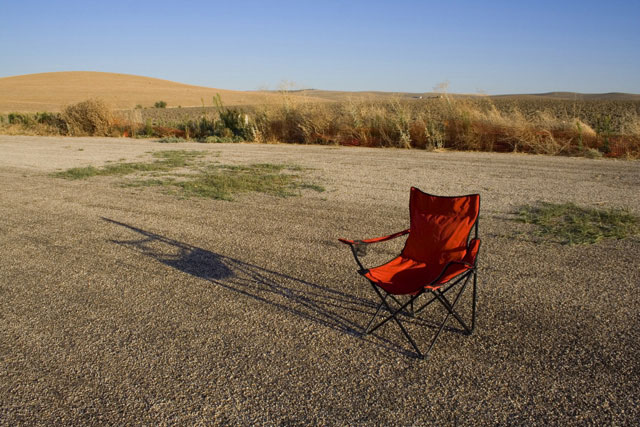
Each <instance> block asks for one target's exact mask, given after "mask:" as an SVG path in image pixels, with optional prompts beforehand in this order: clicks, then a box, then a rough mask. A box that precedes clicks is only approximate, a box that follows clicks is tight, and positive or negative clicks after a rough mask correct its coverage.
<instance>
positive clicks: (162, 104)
mask: <svg viewBox="0 0 640 427" xmlns="http://www.w3.org/2000/svg"><path fill="white" fill-rule="evenodd" d="M153 106H154V107H156V108H167V103H166V102H164V101H158V102H156V103H155V104H153Z"/></svg>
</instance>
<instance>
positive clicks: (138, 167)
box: [53, 150, 324, 200]
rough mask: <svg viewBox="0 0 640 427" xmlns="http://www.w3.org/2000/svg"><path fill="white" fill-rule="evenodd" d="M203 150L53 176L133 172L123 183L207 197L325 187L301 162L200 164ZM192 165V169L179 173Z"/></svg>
mask: <svg viewBox="0 0 640 427" xmlns="http://www.w3.org/2000/svg"><path fill="white" fill-rule="evenodd" d="M203 155H204V152H202V151H186V150H170V151H159V152H155V153H153V156H154V157H155V158H156V159H157V160H154V161H152V162H131V163H111V164H107V165H105V166H104V167H102V168H96V167H94V166H87V167H80V168H71V169H67V170H65V171H60V172H56V173H54V174H53V176H55V177H58V178H65V179H86V178H90V177H94V176H113V175H123V176H124V175H133V174H136V177H135V178H131V179H128V180H127V181H126V182H124V183H123V185H124V186H127V187H165V188H170V189H171V191H173V192H175V193H176V194H178V195H180V196H182V197H191V196H197V197H206V198H211V199H218V200H233V196H234V195H235V194H238V193H247V192H256V193H265V194H269V195H272V196H278V197H291V196H296V195H299V194H300V192H301V191H302V190H313V191H316V192H322V191H324V188H323V187H322V186H321V185H318V184H315V183H312V182H306V181H305V180H303V179H302V176H301V175H300V174H298V173H296V172H302V171H303V170H304V168H302V167H300V166H297V165H286V164H274V163H257V164H250V165H220V164H207V165H204V164H202V163H200V164H196V163H194V162H193V160H194V159H196V158H199V157H202V156H203ZM179 168H188V173H176V172H175V170H176V169H179Z"/></svg>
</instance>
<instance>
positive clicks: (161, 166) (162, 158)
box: [53, 150, 204, 179]
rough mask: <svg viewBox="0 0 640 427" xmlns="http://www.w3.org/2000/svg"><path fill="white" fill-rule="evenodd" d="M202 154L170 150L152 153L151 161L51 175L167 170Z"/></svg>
mask: <svg viewBox="0 0 640 427" xmlns="http://www.w3.org/2000/svg"><path fill="white" fill-rule="evenodd" d="M203 154H204V152H202V151H187V150H171V151H159V152H156V153H153V157H155V158H156V159H157V160H155V161H153V162H127V163H112V164H107V165H105V166H104V167H102V168H96V167H94V166H86V167H78V168H71V169H67V170H65V171H61V172H56V173H54V174H53V175H54V176H55V177H58V178H66V179H86V178H90V177H93V176H110V175H129V174H132V173H135V172H167V171H170V170H172V169H176V168H180V167H185V166H187V165H188V164H190V162H191V160H193V159H194V158H196V157H200V156H202V155H203Z"/></svg>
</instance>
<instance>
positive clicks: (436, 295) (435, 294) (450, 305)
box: [350, 218, 479, 359]
mask: <svg viewBox="0 0 640 427" xmlns="http://www.w3.org/2000/svg"><path fill="white" fill-rule="evenodd" d="M478 221H479V219H478V218H476V221H475V223H474V225H473V230H474V235H475V238H476V239H477V238H478ZM409 232H410V231H409V230H405V231H402V232H399V233H396V234H392V235H390V236H388V237H389V238H388V239H387V238H385V239H383V240H380V241H377V242H373V243H381V242H383V241H387V240H391V239H395V238H397V237H400V236H402V235H405V234H408V233H409ZM470 235H471V233H469V236H467V245H468V244H469V237H470ZM373 243H367V242H363V241H362V240H356V241H355V242H354V243H353V244H350V248H351V252H352V254H353V257H354V259H355V261H356V263H357V264H358V266H359V267H360V269H359V270H358V273H359V274H361V275H362V276H364V275H365V274H367V272H368V271H369V270H368V269H366V268H364V266H363V265H362V262H361V261H360V258H359V256H365V255H366V253H367V250H366V245H369V244H373ZM452 264H463V265H465V266H466V267H468V268H469V269H468V270H466V271H464V272H462V273H460V274H458V275H457V276H455V277H453V278H451V279H450V280H449V281H448V282H447V283H445V284H444V285H442V286H440V287H438V288H437V289H429V286H432V285H434V284H436V283H438V282H439V281H440V279H441V278H442V276H443V275H444V274H445V273H446V271H447V269H448V268H449V267H450V266H451V265H452ZM476 264H477V256H476V259H475V260H474V264H473V265H471V264H468V263H466V262H463V261H451V262H449V263H447V264H446V265H445V266H444V268H443V269H442V272H441V273H440V274H439V275H438V277H437V278H435V279H434V280H433V281H432V282H431V283H427V284H425V286H424V287H423V288H422V290H421V291H419V292H418V293H417V294H415V295H412V296H411V297H410V298H409V299H408V300H407V301H406V302H404V303H403V302H401V301H399V300H398V298H396V296H395V295H394V294H391V293H388V292H386V291H385V290H384V289H382V288H380V287H379V286H378V285H376V284H375V283H374V282H373V281H371V280H369V279H368V278H367V277H365V279H367V280H368V281H369V283H370V284H371V286H372V287H373V290H374V291H375V292H376V294H377V295H378V297H380V300H381V303H380V305H379V306H378V308H377V310H376V312H375V314H374V315H373V317H372V318H371V320H370V321H369V323H368V325H367V327H366V328H365V330H364V334H365V335H366V334H370V333H372V332H373V331H375V330H376V329H378V328H379V327H381V326H382V325H384V324H385V323H387V322H388V321H389V320H392V319H393V320H394V321H395V322H396V324H397V325H398V327H399V328H400V330H401V331H402V333H403V335H404V336H405V337H406V338H407V340H408V341H409V343H410V344H411V346H412V347H413V348H414V350H415V351H416V353H417V355H418V358H420V359H425V358H427V357H428V355H429V352H431V349H432V348H433V346H434V344H435V343H436V340H437V339H438V337H439V336H440V333H441V332H442V330H443V329H444V327H445V325H446V323H447V321H448V320H449V317H451V316H453V317H454V318H455V319H456V320H457V321H458V323H460V325H461V326H462V327H463V328H464V331H465V333H466V334H467V335H471V334H472V333H473V330H474V329H475V325H476V301H477V277H478V275H477V269H476ZM472 276H473V297H472V302H471V327H469V326H468V325H467V324H466V323H465V322H464V320H462V316H460V315H459V314H458V313H457V312H456V311H455V307H456V305H457V304H458V301H459V300H460V297H461V296H462V294H463V293H464V291H465V289H466V287H467V284H468V282H469V279H471V277H472ZM460 283H462V286H461V288H460V290H459V291H458V294H457V295H456V296H455V298H454V300H453V302H451V301H450V300H449V299H448V298H447V297H446V295H445V294H446V293H447V292H449V291H450V290H452V289H453V287H454V286H456V285H458V284H460ZM442 288H444V290H441V289H442ZM428 294H431V299H430V300H429V301H427V302H426V303H425V304H423V305H422V306H421V307H420V308H418V309H417V310H414V302H415V301H416V300H417V299H418V298H419V297H421V296H422V295H428ZM389 297H390V298H391V299H392V300H393V301H395V303H396V304H397V305H398V306H399V308H398V309H396V310H393V309H392V308H391V306H390V305H389V303H387V298H389ZM434 301H438V302H440V303H441V304H442V305H443V306H444V308H445V309H446V310H447V315H446V317H445V318H444V320H443V321H442V323H441V324H440V327H439V328H438V331H437V332H436V333H435V335H434V336H433V338H432V340H431V343H430V344H429V348H428V349H427V351H426V352H425V353H424V354H423V353H422V352H421V351H420V349H419V348H418V345H417V344H416V343H415V341H414V340H413V338H411V335H409V332H407V330H406V328H405V327H404V325H403V324H402V322H401V321H400V320H399V319H398V314H400V313H403V312H405V311H406V310H407V309H408V314H409V316H411V317H415V315H416V314H418V313H420V312H421V311H422V310H424V309H425V308H426V307H427V306H429V305H430V304H431V303H432V302H434ZM383 307H384V308H386V309H387V310H388V311H389V313H391V314H390V315H389V316H387V317H386V318H384V319H383V320H382V321H381V322H379V323H378V324H376V325H375V326H374V327H371V325H372V324H373V322H374V320H375V319H376V318H377V317H378V314H380V311H382V309H383Z"/></svg>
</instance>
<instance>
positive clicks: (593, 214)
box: [517, 202, 640, 244]
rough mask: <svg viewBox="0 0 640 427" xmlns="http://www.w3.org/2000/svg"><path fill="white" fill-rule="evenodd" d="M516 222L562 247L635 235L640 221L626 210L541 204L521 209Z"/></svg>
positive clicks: (566, 204) (563, 204)
mask: <svg viewBox="0 0 640 427" xmlns="http://www.w3.org/2000/svg"><path fill="white" fill-rule="evenodd" d="M517 215H518V221H520V222H524V223H527V224H534V225H536V226H537V227H538V232H537V233H538V234H539V235H540V236H543V237H548V238H551V239H554V240H557V241H559V242H560V243H562V244H590V243H596V242H598V241H600V240H602V239H605V238H613V239H624V238H625V237H629V236H633V235H637V234H638V232H639V228H640V227H639V223H640V221H639V220H638V218H637V217H636V216H634V215H633V214H632V213H631V212H629V211H628V210H626V209H616V208H610V209H594V208H584V207H580V206H576V205H575V204H573V203H561V204H558V203H547V202H541V203H538V204H537V205H535V206H531V205H526V206H522V207H520V209H519V210H518V212H517Z"/></svg>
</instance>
